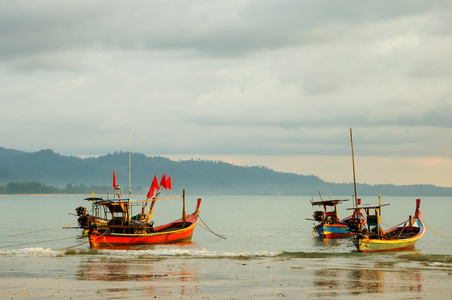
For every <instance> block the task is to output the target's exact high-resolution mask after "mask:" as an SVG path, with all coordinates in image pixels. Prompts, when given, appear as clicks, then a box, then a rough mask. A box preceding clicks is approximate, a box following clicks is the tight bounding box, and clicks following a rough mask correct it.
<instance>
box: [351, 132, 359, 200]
mask: <svg viewBox="0 0 452 300" xmlns="http://www.w3.org/2000/svg"><path fill="white" fill-rule="evenodd" d="M350 143H351V145H352V165H353V186H354V188H355V203H354V205H355V206H358V196H357V195H356V176H355V154H354V153H353V135H352V128H351V127H350Z"/></svg>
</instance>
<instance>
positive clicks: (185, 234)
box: [89, 214, 198, 248]
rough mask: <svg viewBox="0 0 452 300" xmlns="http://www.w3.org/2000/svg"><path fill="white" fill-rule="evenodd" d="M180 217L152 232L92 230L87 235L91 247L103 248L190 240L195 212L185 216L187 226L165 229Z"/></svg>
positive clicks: (195, 218)
mask: <svg viewBox="0 0 452 300" xmlns="http://www.w3.org/2000/svg"><path fill="white" fill-rule="evenodd" d="M181 221H182V219H179V220H176V221H174V222H172V223H169V224H167V225H163V226H159V227H156V228H155V232H154V233H147V234H122V233H109V232H107V231H105V232H101V231H94V232H92V233H91V234H90V235H89V242H90V245H91V248H105V247H115V246H125V245H145V244H167V243H180V242H190V241H191V238H192V235H193V231H194V229H195V227H196V225H197V223H198V216H197V214H192V215H190V216H187V219H186V222H187V223H188V224H189V226H187V227H185V228H178V229H174V230H166V228H168V227H171V226H172V225H174V224H176V223H180V222H181Z"/></svg>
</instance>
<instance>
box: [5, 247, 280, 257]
mask: <svg viewBox="0 0 452 300" xmlns="http://www.w3.org/2000/svg"><path fill="white" fill-rule="evenodd" d="M281 253H282V252H272V251H256V252H233V251H210V250H206V249H181V248H160V249H145V250H131V249H129V250H119V249H103V250H91V249H71V250H57V249H49V248H23V249H11V250H4V249H0V256H41V257H46V256H47V257H51V256H65V255H81V256H83V255H96V256H109V257H140V258H146V257H149V258H158V257H162V258H164V257H180V258H184V257H185V258H259V257H274V256H277V255H280V254H281Z"/></svg>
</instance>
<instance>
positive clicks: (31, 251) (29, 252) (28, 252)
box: [0, 247, 62, 256]
mask: <svg viewBox="0 0 452 300" xmlns="http://www.w3.org/2000/svg"><path fill="white" fill-rule="evenodd" d="M61 254H62V253H61V252H59V251H57V250H53V249H49V248H40V247H36V248H23V249H11V250H0V255H4V256H9V255H11V256H58V255H61Z"/></svg>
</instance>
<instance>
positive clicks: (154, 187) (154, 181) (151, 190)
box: [147, 175, 159, 199]
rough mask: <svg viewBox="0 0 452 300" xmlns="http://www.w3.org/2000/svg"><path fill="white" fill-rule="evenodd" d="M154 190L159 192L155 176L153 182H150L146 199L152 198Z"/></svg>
mask: <svg viewBox="0 0 452 300" xmlns="http://www.w3.org/2000/svg"><path fill="white" fill-rule="evenodd" d="M154 190H157V191H158V190H159V182H158V180H157V175H154V180H153V181H152V185H151V188H150V189H149V192H148V196H147V197H148V199H149V198H152V196H154Z"/></svg>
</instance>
